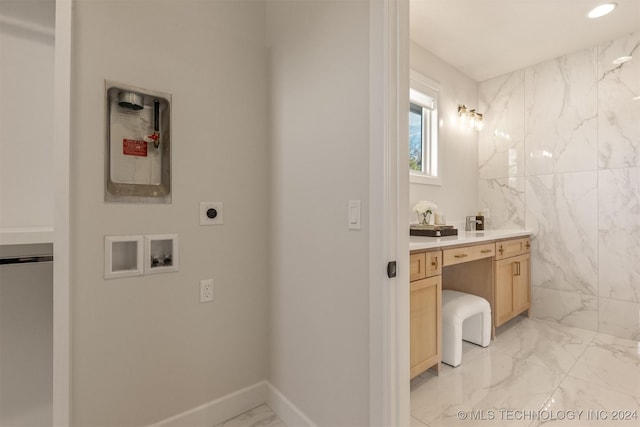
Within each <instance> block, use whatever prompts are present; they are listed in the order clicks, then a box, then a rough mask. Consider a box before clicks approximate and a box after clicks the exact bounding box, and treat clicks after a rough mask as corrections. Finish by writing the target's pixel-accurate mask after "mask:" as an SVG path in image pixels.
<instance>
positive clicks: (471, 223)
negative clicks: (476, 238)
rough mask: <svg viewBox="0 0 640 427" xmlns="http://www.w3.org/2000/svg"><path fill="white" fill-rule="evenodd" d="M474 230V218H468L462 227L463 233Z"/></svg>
mask: <svg viewBox="0 0 640 427" xmlns="http://www.w3.org/2000/svg"><path fill="white" fill-rule="evenodd" d="M475 230H476V217H475V216H468V217H467V221H466V223H465V226H464V231H475Z"/></svg>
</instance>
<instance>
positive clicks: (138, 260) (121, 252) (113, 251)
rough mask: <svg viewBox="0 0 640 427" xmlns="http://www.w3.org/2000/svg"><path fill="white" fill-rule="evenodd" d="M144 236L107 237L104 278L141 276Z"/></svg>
mask: <svg viewBox="0 0 640 427" xmlns="http://www.w3.org/2000/svg"><path fill="white" fill-rule="evenodd" d="M143 241H144V238H143V236H106V237H105V238H104V278H105V279H116V278H119V277H129V276H141V275H142V274H143V267H142V265H143V264H142V259H143V249H144V247H143V246H142V242H143Z"/></svg>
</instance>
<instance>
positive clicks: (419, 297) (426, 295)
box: [410, 276, 442, 378]
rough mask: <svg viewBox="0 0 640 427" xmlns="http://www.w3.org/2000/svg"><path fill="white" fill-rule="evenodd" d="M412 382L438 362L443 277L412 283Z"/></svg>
mask: <svg viewBox="0 0 640 427" xmlns="http://www.w3.org/2000/svg"><path fill="white" fill-rule="evenodd" d="M410 305H411V321H410V328H411V329H410V345H411V352H410V353H411V354H410V358H411V360H410V361H411V367H410V369H411V371H410V372H411V378H414V377H415V376H417V375H419V374H420V373H422V372H424V371H425V370H427V369H428V368H430V367H431V366H433V365H435V364H437V363H438V362H440V354H441V352H440V348H441V345H442V344H441V343H442V341H441V340H442V339H441V320H440V316H441V307H442V276H433V277H428V278H426V279H422V280H418V281H416V282H413V283H411V295H410Z"/></svg>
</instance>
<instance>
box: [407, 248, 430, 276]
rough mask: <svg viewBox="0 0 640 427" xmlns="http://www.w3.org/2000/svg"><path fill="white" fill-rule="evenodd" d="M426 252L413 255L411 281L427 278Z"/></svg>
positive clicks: (410, 266)
mask: <svg viewBox="0 0 640 427" xmlns="http://www.w3.org/2000/svg"><path fill="white" fill-rule="evenodd" d="M426 255H427V254H426V252H421V253H417V254H411V258H410V260H409V280H410V281H412V282H413V281H416V280H420V279H424V278H425V277H427V270H426V264H427V257H426Z"/></svg>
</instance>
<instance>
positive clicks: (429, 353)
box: [410, 230, 531, 378]
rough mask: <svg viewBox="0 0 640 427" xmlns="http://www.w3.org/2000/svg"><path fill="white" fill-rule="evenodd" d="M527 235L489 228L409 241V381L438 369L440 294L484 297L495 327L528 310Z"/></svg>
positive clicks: (528, 236)
mask: <svg viewBox="0 0 640 427" xmlns="http://www.w3.org/2000/svg"><path fill="white" fill-rule="evenodd" d="M530 234H531V233H530V232H529V231H526V230H518V231H512V230H492V231H484V232H465V233H463V234H460V235H458V236H447V237H438V238H435V237H415V236H412V237H411V238H410V251H411V256H410V281H411V283H410V315H411V320H410V345H411V352H410V359H411V362H410V372H411V378H414V377H415V376H417V375H419V374H420V373H422V372H424V371H425V370H427V369H429V368H433V369H435V370H436V371H437V370H438V368H439V363H440V357H441V346H442V327H441V308H442V290H443V289H451V290H455V291H460V292H466V293H469V294H474V295H478V296H481V297H483V298H485V299H486V300H487V301H489V304H490V305H491V313H492V316H491V317H492V322H491V336H492V337H494V338H495V328H496V327H498V326H500V325H502V324H504V323H505V322H507V321H509V320H511V319H513V318H514V317H515V316H517V315H519V314H521V313H524V312H527V313H528V310H529V307H530V306H531V285H530V284H531V279H530V277H531V269H530V261H529V251H530V247H531V244H530Z"/></svg>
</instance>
